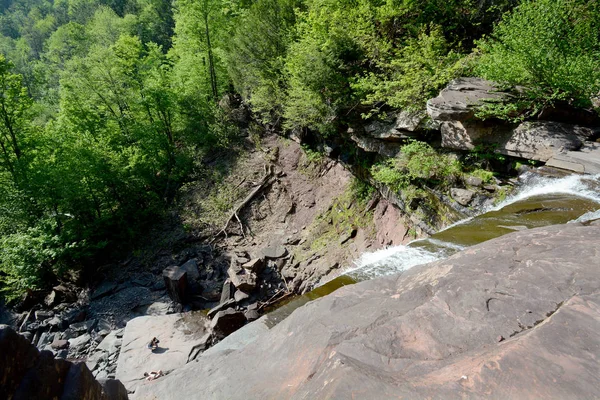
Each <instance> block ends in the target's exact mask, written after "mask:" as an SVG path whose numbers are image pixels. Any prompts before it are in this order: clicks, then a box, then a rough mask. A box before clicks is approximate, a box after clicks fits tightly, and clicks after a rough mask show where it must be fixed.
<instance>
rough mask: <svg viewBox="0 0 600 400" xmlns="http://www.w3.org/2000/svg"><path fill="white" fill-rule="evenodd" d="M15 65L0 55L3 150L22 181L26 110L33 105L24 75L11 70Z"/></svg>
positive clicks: (0, 142)
mask: <svg viewBox="0 0 600 400" xmlns="http://www.w3.org/2000/svg"><path fill="white" fill-rule="evenodd" d="M11 70H12V64H11V63H10V62H8V61H7V60H6V59H5V58H4V56H3V55H0V150H1V151H2V158H3V163H2V166H3V167H4V168H5V169H6V170H8V171H9V172H10V173H11V175H12V177H13V180H14V181H15V182H18V181H19V178H20V176H19V175H20V172H21V171H20V170H19V166H18V165H17V164H18V163H19V161H20V160H21V158H22V157H23V151H24V146H25V141H26V131H27V128H28V126H27V119H26V112H27V110H28V109H29V107H30V106H31V99H30V98H29V97H28V96H27V89H26V88H25V87H23V86H22V77H21V76H20V75H17V74H13V73H12V72H11Z"/></svg>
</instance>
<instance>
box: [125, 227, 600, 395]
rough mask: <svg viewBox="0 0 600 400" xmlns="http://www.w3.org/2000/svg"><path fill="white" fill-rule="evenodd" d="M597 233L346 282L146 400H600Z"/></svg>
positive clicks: (523, 242) (519, 235)
mask: <svg viewBox="0 0 600 400" xmlns="http://www.w3.org/2000/svg"><path fill="white" fill-rule="evenodd" d="M599 238H600V224H599V223H597V222H593V223H591V224H587V225H582V224H578V223H577V224H567V225H560V226H553V227H547V228H539V229H532V230H527V231H519V232H515V233H512V234H509V235H506V236H504V237H502V238H498V239H495V240H492V241H489V242H486V243H484V244H481V245H478V246H474V247H471V248H469V249H467V250H465V251H463V252H460V253H458V254H456V255H454V256H452V257H450V258H448V259H446V260H444V261H439V262H435V263H431V264H427V265H422V266H418V267H414V268H412V269H410V270H409V271H407V272H405V273H404V274H402V275H395V276H389V277H385V278H380V279H376V280H372V281H366V282H362V283H359V284H357V285H353V286H346V287H344V288H342V289H340V290H338V291H336V292H334V293H333V294H331V295H329V296H326V297H324V298H321V299H319V300H316V301H313V302H311V303H308V304H307V305H305V306H303V307H301V308H299V309H298V310H296V311H295V312H294V313H293V314H292V315H291V316H290V317H288V318H287V319H286V320H284V321H283V322H282V323H280V324H279V325H277V326H275V327H274V328H273V329H271V330H269V331H266V332H264V333H262V334H261V335H260V336H259V337H258V339H257V340H256V341H254V342H252V343H250V344H248V345H246V346H245V347H242V348H241V349H237V350H236V349H230V350H227V351H220V352H211V353H210V354H203V355H202V356H200V357H198V358H197V360H196V362H192V363H189V364H187V365H185V366H184V367H182V368H179V369H177V370H175V371H173V372H172V373H171V374H169V375H168V376H166V377H164V378H161V379H159V380H156V381H154V382H153V383H154V384H153V385H145V386H142V387H140V388H139V389H138V391H137V392H136V394H135V398H136V399H156V398H159V399H185V398H200V397H201V398H207V399H208V398H210V399H328V398H335V399H350V398H364V399H390V398H432V399H459V398H460V399H464V398H493V399H524V398H544V399H575V398H596V397H597V396H598V388H600V363H599V362H598V359H599V357H600V336H599V335H598V332H599V331H600V257H598V251H599V250H598V249H599V245H600V239H599Z"/></svg>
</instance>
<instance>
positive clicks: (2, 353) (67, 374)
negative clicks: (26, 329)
mask: <svg viewBox="0 0 600 400" xmlns="http://www.w3.org/2000/svg"><path fill="white" fill-rule="evenodd" d="M0 398H1V399H8V400H10V399H14V400H19V399H23V400H25V399H40V400H41V399H61V400H80V399H86V400H126V399H127V398H128V397H127V391H126V390H125V387H124V386H123V384H121V382H119V381H117V380H113V379H109V380H103V381H101V382H98V381H96V380H95V379H94V377H93V375H92V373H91V372H90V370H89V369H88V368H87V367H86V365H85V364H83V363H72V362H70V361H66V360H64V359H55V358H54V355H53V354H52V352H50V351H46V350H44V351H41V352H40V351H39V350H38V349H37V348H36V347H35V346H34V345H33V344H31V343H30V342H29V340H27V339H26V338H25V337H24V336H22V335H19V334H18V333H16V332H15V331H14V330H13V329H12V328H10V327H8V326H6V325H0Z"/></svg>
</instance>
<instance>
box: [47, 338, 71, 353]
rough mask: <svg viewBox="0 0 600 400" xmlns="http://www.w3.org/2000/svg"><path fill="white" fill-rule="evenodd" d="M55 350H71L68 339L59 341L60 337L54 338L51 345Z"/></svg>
mask: <svg viewBox="0 0 600 400" xmlns="http://www.w3.org/2000/svg"><path fill="white" fill-rule="evenodd" d="M51 346H52V348H53V349H54V350H63V349H67V348H69V341H68V340H66V339H59V338H58V335H57V336H55V337H54V340H53V341H52V344H51Z"/></svg>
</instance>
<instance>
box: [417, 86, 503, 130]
mask: <svg viewBox="0 0 600 400" xmlns="http://www.w3.org/2000/svg"><path fill="white" fill-rule="evenodd" d="M510 97H511V95H510V94H508V93H506V92H501V91H499V90H498V88H497V86H496V84H495V83H494V82H491V81H487V80H485V79H481V78H458V79H455V80H453V81H451V82H450V83H449V84H448V86H447V87H446V88H445V89H443V90H442V91H441V92H440V94H439V96H438V97H436V98H433V99H430V100H428V101H427V114H429V117H431V119H433V120H436V121H468V120H470V119H472V118H473V117H474V115H475V111H476V110H477V108H478V107H479V106H481V105H482V104H483V103H484V102H485V101H501V100H507V99H509V98H510Z"/></svg>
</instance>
